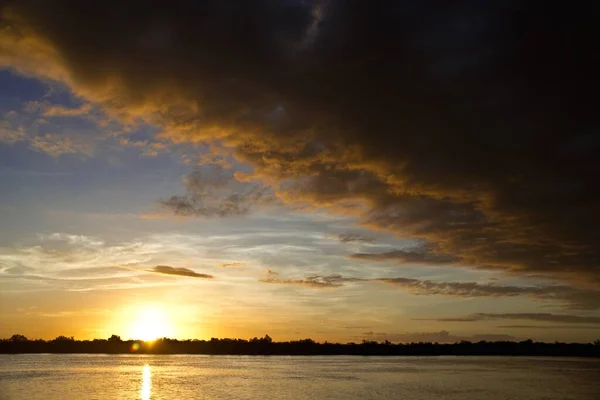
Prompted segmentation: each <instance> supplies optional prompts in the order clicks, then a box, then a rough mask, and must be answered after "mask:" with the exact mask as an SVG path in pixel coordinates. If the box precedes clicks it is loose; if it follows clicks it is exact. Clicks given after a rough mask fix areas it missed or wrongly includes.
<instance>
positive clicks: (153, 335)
mask: <svg viewBox="0 0 600 400" xmlns="http://www.w3.org/2000/svg"><path fill="white" fill-rule="evenodd" d="M129 334H130V336H131V337H132V338H133V339H141V340H147V341H148V340H156V339H158V338H161V337H169V336H173V328H172V325H171V322H170V320H169V318H168V316H167V313H165V311H164V310H162V309H161V308H158V307H146V308H141V309H138V310H136V311H135V312H134V313H133V315H132V318H131V324H130V326H129Z"/></svg>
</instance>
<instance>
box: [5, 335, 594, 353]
mask: <svg viewBox="0 0 600 400" xmlns="http://www.w3.org/2000/svg"><path fill="white" fill-rule="evenodd" d="M0 353H108V354H124V353H141V354H239V355H363V356H370V355H378V356H384V355H386V356H387V355H390V356H394V355H424V356H432V355H465V356H466V355H509V356H571V357H575V356H576V357H600V340H597V341H595V342H594V343H586V344H584V343H559V342H555V343H542V342H534V341H532V340H525V341H521V342H508V341H503V342H486V341H481V342H477V343H472V342H467V341H461V342H458V343H452V344H441V343H428V342H427V343H424V342H421V343H397V344H394V343H391V342H389V341H385V342H382V343H378V342H373V341H368V340H363V341H362V343H346V344H341V343H329V342H324V343H318V342H315V341H314V340H312V339H302V340H294V341H290V342H274V341H273V340H272V339H271V337H270V336H269V335H265V337H263V338H256V337H255V338H253V339H250V340H244V339H216V338H212V339H210V340H198V339H193V340H192V339H188V340H177V339H169V338H162V339H158V340H155V341H152V342H144V341H142V340H121V338H120V337H119V336H117V335H112V336H111V337H110V338H108V339H94V340H75V339H74V338H73V337H66V336H59V337H57V338H56V339H53V340H42V339H36V340H29V339H27V338H26V337H25V336H23V335H13V336H12V337H11V338H9V339H0Z"/></svg>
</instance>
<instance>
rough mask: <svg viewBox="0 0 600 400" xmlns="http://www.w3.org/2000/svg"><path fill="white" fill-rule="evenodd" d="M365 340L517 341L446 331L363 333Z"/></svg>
mask: <svg viewBox="0 0 600 400" xmlns="http://www.w3.org/2000/svg"><path fill="white" fill-rule="evenodd" d="M363 336H364V338H365V339H368V340H375V341H384V340H389V341H391V342H401V343H420V342H423V343H427V342H430V343H436V342H437V343H456V342H460V341H462V340H467V341H471V342H480V341H488V342H496V341H515V340H518V339H517V338H515V337H514V336H510V335H503V334H476V335H471V336H456V335H452V334H450V332H448V331H439V332H412V333H384V332H373V331H369V332H365V333H363Z"/></svg>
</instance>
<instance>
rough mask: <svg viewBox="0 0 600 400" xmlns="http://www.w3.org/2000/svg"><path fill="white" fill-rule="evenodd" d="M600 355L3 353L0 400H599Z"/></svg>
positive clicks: (0, 366) (0, 359)
mask: <svg viewBox="0 0 600 400" xmlns="http://www.w3.org/2000/svg"><path fill="white" fill-rule="evenodd" d="M599 378H600V360H599V359H575V358H552V357H543V358H541V357H540V358H536V357H475V356H474V357H451V356H448V357H410V356H406V357H355V356H331V357H328V356H322V357H320V356H308V357H303V356H297V357H287V356H281V357H278V356H268V357H263V356H203V355H137V354H136V355H103V354H98V355H88V354H14V355H13V354H0V399H1V400H23V399H26V400H82V399H108V400H110V399H124V400H126V399H142V400H149V399H152V400H187V399H199V398H204V399H215V400H217V399H244V400H288V399H290V400H295V399H311V400H312V399H315V400H319V399H328V400H363V399H372V400H376V399H381V400H383V399H403V400H432V399H438V400H439V399H443V400H481V399H485V400H506V399H511V400H542V399H544V400H567V399H568V400H592V399H593V400H597V399H600V385H598V381H599Z"/></svg>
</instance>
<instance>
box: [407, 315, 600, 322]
mask: <svg viewBox="0 0 600 400" xmlns="http://www.w3.org/2000/svg"><path fill="white" fill-rule="evenodd" d="M499 319H512V320H528V321H540V322H558V323H570V324H600V317H593V316H592V317H590V316H579V315H568V314H551V313H505V314H493V313H477V314H471V315H467V316H465V317H457V318H436V319H422V318H421V319H416V320H417V321H438V322H477V321H489V320H499Z"/></svg>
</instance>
